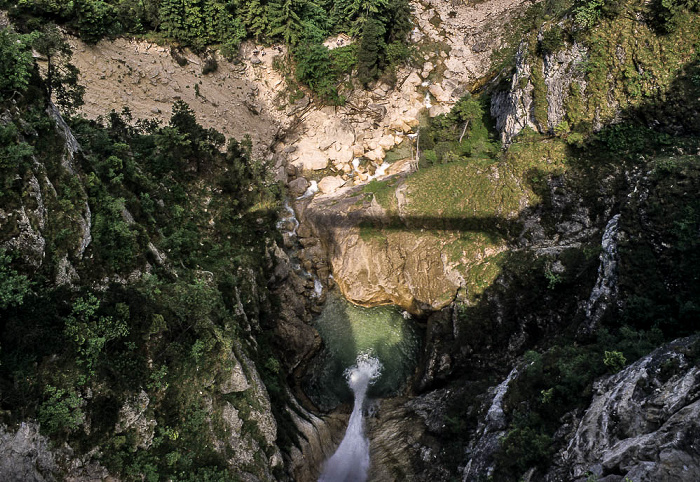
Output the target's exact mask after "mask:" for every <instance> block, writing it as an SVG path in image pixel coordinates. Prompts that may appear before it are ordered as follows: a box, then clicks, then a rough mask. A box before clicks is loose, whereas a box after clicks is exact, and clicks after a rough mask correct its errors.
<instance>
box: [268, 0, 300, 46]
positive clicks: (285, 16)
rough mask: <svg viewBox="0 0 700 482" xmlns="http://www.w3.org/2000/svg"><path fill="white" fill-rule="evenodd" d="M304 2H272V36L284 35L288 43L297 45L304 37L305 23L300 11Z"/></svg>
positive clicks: (283, 37) (276, 0)
mask: <svg viewBox="0 0 700 482" xmlns="http://www.w3.org/2000/svg"><path fill="white" fill-rule="evenodd" d="M303 6H304V4H303V2H302V1H301V0H275V1H274V2H271V3H270V7H269V11H268V15H269V18H270V31H269V35H270V37H282V39H283V40H284V41H285V43H287V44H288V45H296V44H297V43H298V42H299V39H300V38H301V37H302V32H303V30H304V25H303V23H302V20H301V17H300V15H299V12H300V11H301V9H302V8H303Z"/></svg>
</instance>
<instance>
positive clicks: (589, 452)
mask: <svg viewBox="0 0 700 482" xmlns="http://www.w3.org/2000/svg"><path fill="white" fill-rule="evenodd" d="M697 342H698V337H697V336H696V337H691V338H685V339H681V340H676V341H674V342H672V343H670V344H668V345H666V346H664V347H662V348H659V349H657V350H655V351H654V352H652V353H651V354H649V355H647V356H646V357H644V358H642V359H640V360H638V361H637V362H635V363H633V364H632V365H630V366H628V367H627V368H625V369H624V370H622V371H620V372H618V373H616V374H614V375H611V376H609V377H608V378H605V379H602V380H600V381H598V382H597V383H596V384H595V385H594V391H595V395H594V396H593V400H592V402H591V404H590V406H589V407H588V409H587V410H586V412H585V414H584V415H583V418H582V419H581V421H580V422H579V424H578V426H577V428H576V430H575V433H574V434H573V436H572V437H571V439H570V442H569V444H568V446H567V447H566V448H565V449H564V450H562V451H561V452H560V453H559V454H558V455H557V456H556V459H555V461H556V462H557V465H559V467H561V468H560V469H554V470H552V471H550V474H548V476H551V478H550V477H548V480H555V477H557V476H559V477H561V476H563V477H564V479H569V480H573V479H574V478H578V477H582V478H583V477H585V474H586V473H587V472H588V471H591V472H592V473H594V474H595V475H596V476H598V477H600V478H601V479H602V477H604V476H607V475H609V474H615V475H621V476H622V477H629V478H630V479H631V480H634V481H635V482H652V481H657V480H678V481H689V482H690V481H696V480H700V452H699V451H698V449H697V434H698V431H699V430H700V400H698V399H697V393H698V389H699V388H700V367H699V366H698V363H697V361H695V360H693V359H692V358H690V357H688V356H687V353H688V352H691V351H692V350H693V348H692V347H693V345H694V344H695V343H697ZM567 470H568V473H567V472H566V471H567ZM559 480H561V479H559ZM616 480H617V479H616Z"/></svg>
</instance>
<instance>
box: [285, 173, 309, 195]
mask: <svg viewBox="0 0 700 482" xmlns="http://www.w3.org/2000/svg"><path fill="white" fill-rule="evenodd" d="M287 187H288V188H289V194H291V195H292V196H293V197H299V196H301V195H303V194H304V193H305V192H306V190H307V189H308V187H309V181H307V180H306V179H305V178H303V177H298V178H296V179H294V180H293V181H290V182H289V184H287Z"/></svg>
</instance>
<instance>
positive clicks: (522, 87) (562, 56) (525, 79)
mask: <svg viewBox="0 0 700 482" xmlns="http://www.w3.org/2000/svg"><path fill="white" fill-rule="evenodd" d="M586 52H587V51H586V49H585V47H583V46H581V45H579V44H578V43H576V42H574V44H573V45H571V46H570V47H568V48H567V49H564V50H561V51H559V52H556V53H553V54H548V55H545V57H544V61H543V64H542V76H543V78H544V84H545V86H546V91H547V99H546V102H547V122H546V125H539V123H538V121H537V120H536V119H535V109H534V93H533V92H534V86H533V84H532V80H531V75H532V68H533V66H532V65H530V63H529V56H528V50H527V48H526V45H525V44H523V46H522V47H521V48H520V50H519V51H518V53H517V55H516V68H515V74H514V75H513V79H512V81H511V87H510V90H508V91H507V92H497V93H496V94H494V95H493V96H492V97H491V115H492V116H493V117H494V118H495V119H496V128H497V129H498V130H499V131H500V132H501V140H502V141H503V142H504V143H505V144H510V143H511V142H512V140H513V138H514V137H515V136H517V135H518V134H519V133H520V131H522V130H523V129H524V128H525V127H530V128H532V129H533V130H535V131H537V130H541V131H553V130H554V128H555V127H556V126H557V125H559V124H560V123H561V122H562V121H563V120H564V117H565V114H566V111H565V108H564V105H565V102H566V99H567V97H568V95H569V90H570V86H571V84H572V83H573V82H577V83H578V84H579V85H580V88H581V91H582V92H583V90H584V89H585V80H584V72H583V69H581V68H579V64H580V63H581V62H582V61H583V60H584V59H585V56H586Z"/></svg>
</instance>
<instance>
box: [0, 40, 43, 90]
mask: <svg viewBox="0 0 700 482" xmlns="http://www.w3.org/2000/svg"><path fill="white" fill-rule="evenodd" d="M34 37H35V36H33V35H19V34H17V33H15V32H13V31H12V30H10V28H9V27H4V28H2V29H0V57H1V58H2V62H0V100H4V99H6V98H8V97H11V96H12V95H14V94H15V93H22V92H24V90H25V89H26V88H27V87H28V86H29V78H30V77H31V74H32V69H33V68H34V59H33V58H32V50H31V44H32V41H33V39H34Z"/></svg>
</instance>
